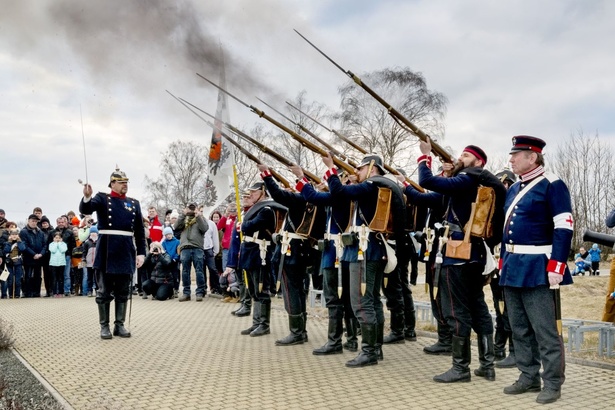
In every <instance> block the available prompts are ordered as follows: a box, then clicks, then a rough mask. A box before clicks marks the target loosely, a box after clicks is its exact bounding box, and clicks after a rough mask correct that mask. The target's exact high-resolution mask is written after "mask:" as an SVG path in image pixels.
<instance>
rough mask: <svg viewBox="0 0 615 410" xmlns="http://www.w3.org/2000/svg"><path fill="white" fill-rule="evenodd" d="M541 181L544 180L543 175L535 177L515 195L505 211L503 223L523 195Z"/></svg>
mask: <svg viewBox="0 0 615 410" xmlns="http://www.w3.org/2000/svg"><path fill="white" fill-rule="evenodd" d="M543 179H545V177H544V175H541V176H539V177H537V178H536V179H534V180H533V181H532V182H530V183H529V184H528V185H527V187H525V189H523V190H522V191H521V192H519V193H518V194H517V196H516V197H515V199H514V200H513V201H512V202H511V204H510V206H509V207H508V210H507V211H506V217H505V218H504V220H505V221H508V218H510V214H511V212H512V210H513V209H514V208H515V205H517V203H518V202H519V201H520V200H521V198H523V196H524V195H525V194H527V193H528V192H529V191H530V190H531V189H532V188H534V187H535V186H536V185H537V184H538V183H539V182H540V181H542V180H543Z"/></svg>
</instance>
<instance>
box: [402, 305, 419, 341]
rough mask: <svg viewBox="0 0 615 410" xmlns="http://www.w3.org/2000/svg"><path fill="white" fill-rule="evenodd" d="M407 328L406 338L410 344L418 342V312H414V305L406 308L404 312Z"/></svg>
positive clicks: (405, 330) (405, 331)
mask: <svg viewBox="0 0 615 410" xmlns="http://www.w3.org/2000/svg"><path fill="white" fill-rule="evenodd" d="M404 320H405V322H406V323H405V325H406V326H405V328H404V337H405V339H406V340H407V341H409V342H416V330H415V329H416V311H415V310H414V304H412V306H410V307H406V310H405V312H404Z"/></svg>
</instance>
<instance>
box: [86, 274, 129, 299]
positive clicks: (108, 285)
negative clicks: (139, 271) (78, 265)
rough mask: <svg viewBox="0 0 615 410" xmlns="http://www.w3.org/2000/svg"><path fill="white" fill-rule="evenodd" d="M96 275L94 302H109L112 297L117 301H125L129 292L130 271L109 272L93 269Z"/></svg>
mask: <svg viewBox="0 0 615 410" xmlns="http://www.w3.org/2000/svg"><path fill="white" fill-rule="evenodd" d="M94 275H95V277H96V285H97V286H98V289H97V290H96V303H98V304H99V305H100V304H106V303H111V301H112V300H113V299H115V300H116V302H118V303H126V301H128V295H129V294H130V293H131V289H130V286H131V284H132V273H126V274H109V273H106V272H103V271H101V270H99V269H96V270H95V271H94Z"/></svg>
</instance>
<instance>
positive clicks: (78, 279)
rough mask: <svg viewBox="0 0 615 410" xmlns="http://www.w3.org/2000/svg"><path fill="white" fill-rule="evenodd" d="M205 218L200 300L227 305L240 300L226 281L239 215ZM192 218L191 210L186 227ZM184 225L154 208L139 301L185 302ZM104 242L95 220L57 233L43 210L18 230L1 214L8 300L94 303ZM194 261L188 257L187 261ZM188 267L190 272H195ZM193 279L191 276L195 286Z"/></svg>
mask: <svg viewBox="0 0 615 410" xmlns="http://www.w3.org/2000/svg"><path fill="white" fill-rule="evenodd" d="M188 211H190V210H188ZM198 211H199V217H200V219H202V221H203V224H205V225H206V226H207V230H206V231H202V230H201V231H199V235H200V236H201V238H200V239H201V240H200V241H196V242H195V243H197V244H198V247H200V249H199V251H200V252H197V253H195V254H196V255H198V257H199V258H200V259H199V260H198V261H196V260H195V261H192V259H191V260H190V261H191V262H197V263H195V264H194V266H200V267H201V273H202V276H201V278H202V283H201V288H200V289H201V290H200V292H201V293H200V294H198V295H197V296H201V297H200V298H198V299H199V300H202V296H204V295H205V294H206V293H207V290H208V288H209V292H210V294H212V295H216V296H217V295H220V297H221V298H222V297H225V299H224V301H231V300H236V298H235V296H236V295H235V294H234V290H236V287H235V282H236V281H235V280H233V278H235V276H234V273H233V275H231V277H230V279H231V281H230V282H229V277H228V276H229V275H228V272H227V273H226V274H224V270H225V268H226V266H225V265H226V263H225V259H226V256H227V254H228V249H229V246H230V236H231V230H232V228H234V224H235V218H236V215H237V213H236V208H235V207H234V206H230V207H229V208H228V210H227V212H226V214H225V215H222V213H220V212H219V211H214V213H212V215H211V216H210V218H208V219H205V218H203V217H202V215H200V212H202V209H199V210H198ZM188 213H189V212H188ZM185 214H186V212H185V210H184V212H183V213H182V214H181V218H182V220H184V219H185ZM178 220H180V214H179V213H178V212H177V211H175V210H169V211H167V212H166V213H165V216H164V219H161V218H160V217H159V215H158V211H157V209H156V208H155V207H149V208H148V212H147V217H146V218H144V221H143V222H144V225H145V228H146V237H147V241H148V255H147V257H146V263H145V264H144V265H143V267H142V268H140V269H139V271H138V272H137V274H136V275H135V276H136V277H135V282H134V283H135V285H134V287H133V293H134V294H138V295H140V296H142V297H143V298H148V297H149V296H150V295H151V297H152V298H154V299H158V300H165V299H173V298H175V297H178V296H179V295H178V293H179V285H180V278H181V276H180V270H181V269H180V266H181V261H182V260H181V256H180V252H181V245H180V243H181V241H180V239H181V237H182V231H183V230H184V228H185V222H184V223H183V224H182V223H179V224H178ZM180 222H181V221H180ZM98 234H99V232H98V228H97V226H96V221H95V220H94V218H93V217H92V216H90V215H79V216H77V215H75V213H74V212H72V211H69V212H67V213H66V214H64V215H60V216H58V217H57V218H56V219H55V226H53V225H52V224H51V220H50V219H49V218H48V217H47V216H45V215H44V214H43V210H42V209H41V208H40V207H36V208H34V209H33V211H32V214H31V215H30V216H29V217H28V219H27V223H26V226H25V227H23V228H22V229H19V228H18V225H17V223H15V222H13V221H10V220H7V219H6V214H5V212H4V210H2V209H0V273H2V275H1V276H0V285H1V290H2V293H1V298H2V299H7V298H31V297H55V298H63V297H70V296H86V297H92V296H95V292H96V283H95V275H94V268H93V264H94V259H95V255H96V242H97V240H98ZM184 235H186V234H184ZM187 249H190V250H192V249H194V243H192V242H190V243H189V244H188V248H187ZM188 253H189V252H185V255H184V258H187V255H188ZM186 266H188V268H187V269H190V268H191V266H190V265H188V264H187V265H186ZM221 276H222V286H221V283H220V277H221ZM190 277H191V274H190V272H188V275H187V281H188V286H190ZM199 279H200V278H199ZM199 282H200V281H199ZM208 285H209V286H208ZM231 285H232V286H231Z"/></svg>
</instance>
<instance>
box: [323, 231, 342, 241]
mask: <svg viewBox="0 0 615 410" xmlns="http://www.w3.org/2000/svg"><path fill="white" fill-rule="evenodd" d="M324 239H326V240H328V241H333V242H335V243H337V242H339V241H340V240H341V238H340V235H339V234H337V233H325V236H324Z"/></svg>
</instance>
